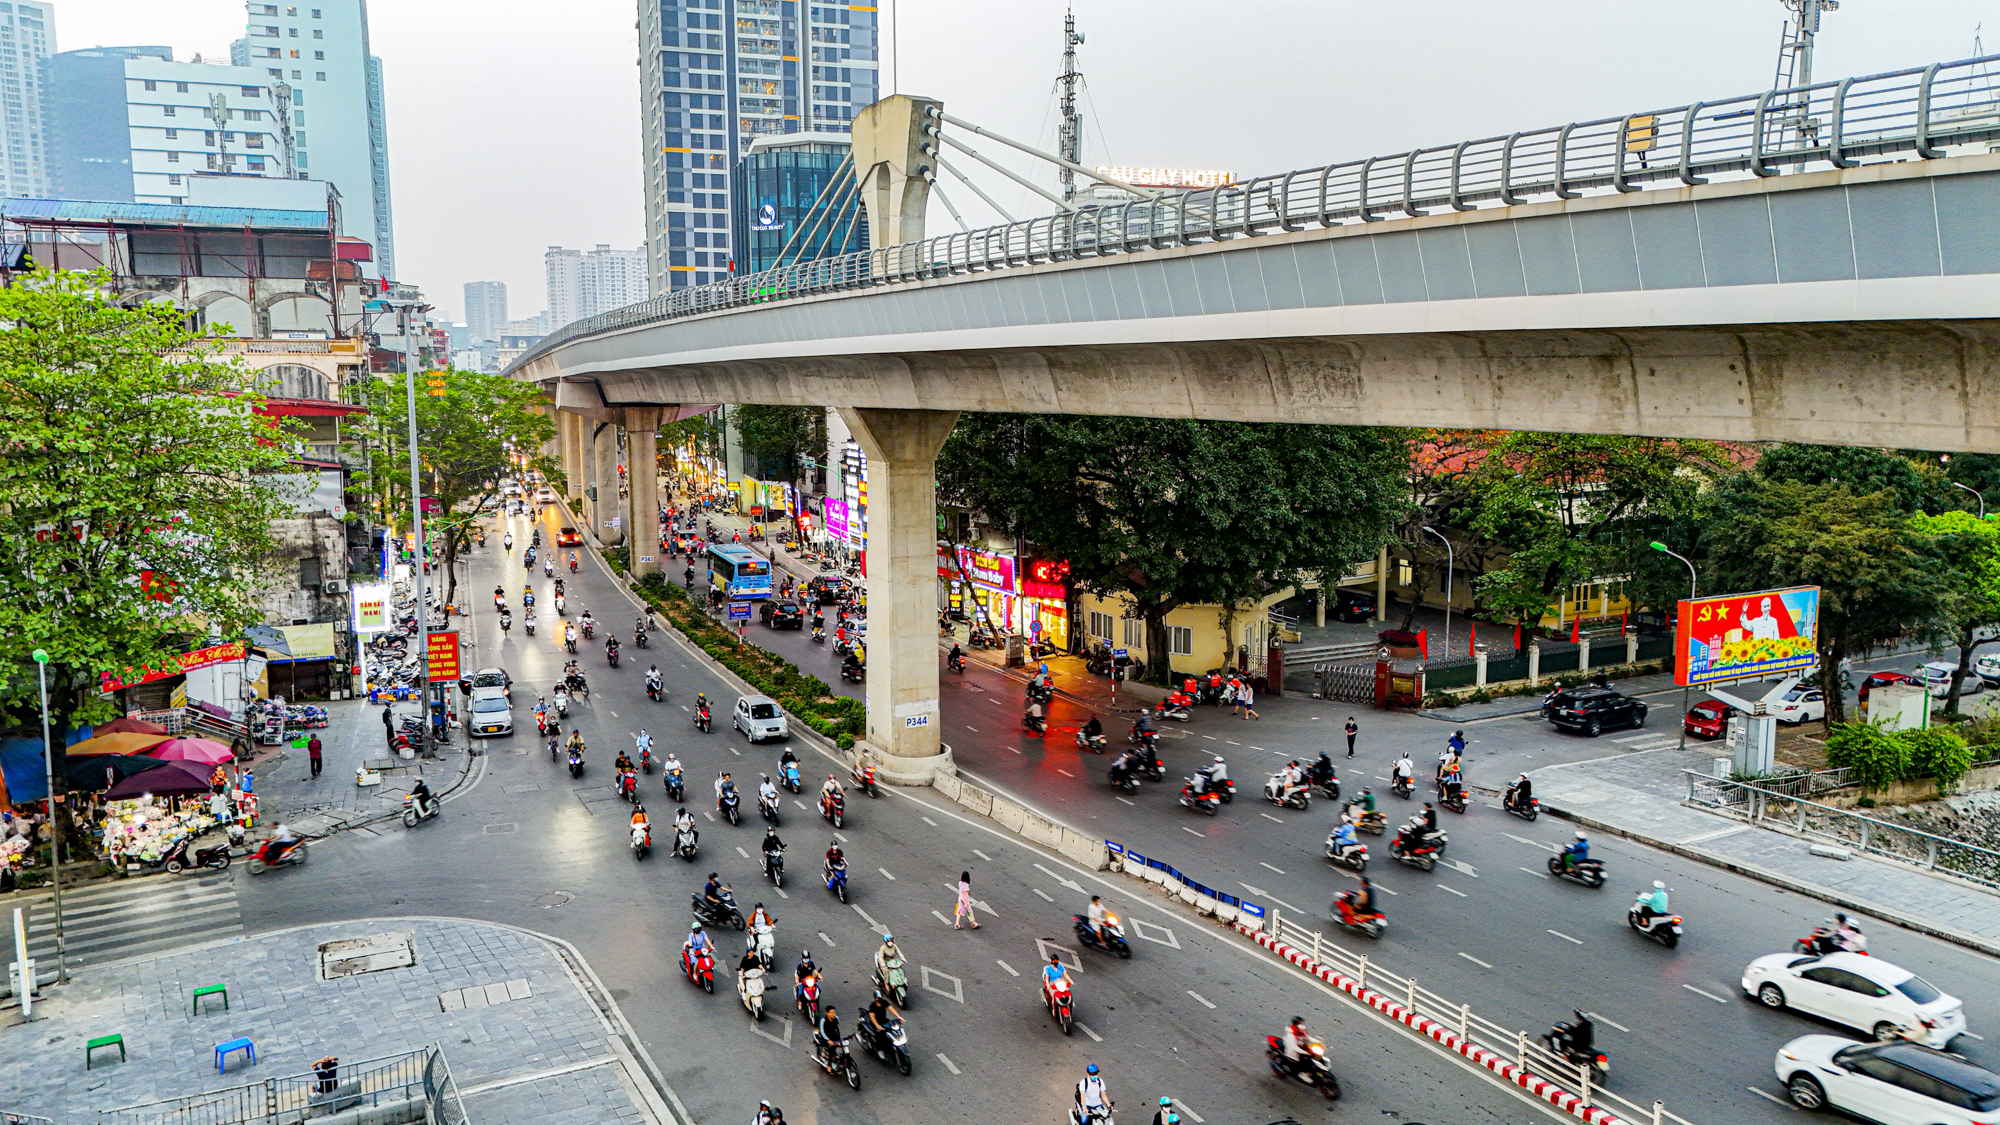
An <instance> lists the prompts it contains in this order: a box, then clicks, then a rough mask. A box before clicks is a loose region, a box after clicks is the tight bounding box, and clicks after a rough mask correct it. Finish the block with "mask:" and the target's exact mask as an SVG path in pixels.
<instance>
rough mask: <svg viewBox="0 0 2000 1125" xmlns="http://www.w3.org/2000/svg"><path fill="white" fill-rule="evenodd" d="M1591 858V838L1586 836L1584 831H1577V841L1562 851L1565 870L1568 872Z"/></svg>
mask: <svg viewBox="0 0 2000 1125" xmlns="http://www.w3.org/2000/svg"><path fill="white" fill-rule="evenodd" d="M1589 858H1590V837H1588V836H1586V835H1584V834H1583V830H1582V829H1580V828H1579V829H1577V833H1576V839H1575V840H1574V841H1572V842H1571V843H1570V845H1569V846H1568V847H1566V848H1564V849H1563V850H1562V866H1563V870H1564V871H1568V870H1570V869H1572V868H1574V867H1576V866H1577V865H1578V864H1581V863H1582V862H1583V861H1584V860H1587V859H1589Z"/></svg>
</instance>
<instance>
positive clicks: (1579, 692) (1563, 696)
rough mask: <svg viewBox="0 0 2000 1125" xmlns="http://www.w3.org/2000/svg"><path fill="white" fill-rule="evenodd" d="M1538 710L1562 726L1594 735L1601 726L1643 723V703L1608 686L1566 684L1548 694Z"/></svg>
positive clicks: (1644, 708) (1602, 727)
mask: <svg viewBox="0 0 2000 1125" xmlns="http://www.w3.org/2000/svg"><path fill="white" fill-rule="evenodd" d="M1542 714H1544V715H1546V716H1548V720H1549V721H1550V722H1552V723H1554V724H1555V725H1557V726H1559V727H1562V728H1564V729H1565V730H1580V731H1582V732H1583V733H1585V734H1587V735H1589V736H1590V737H1592V738H1596V737H1597V736H1598V734H1600V733H1601V732H1602V731H1603V730H1604V728H1605V727H1628V726H1629V727H1643V726H1645V725H1646V705H1645V704H1644V703H1641V702H1639V701H1638V700H1636V699H1633V698H1631V697H1629V696H1624V695H1620V694H1618V693H1617V692H1615V691H1612V690H1611V689H1610V688H1608V687H1575V688H1567V689H1565V690H1563V691H1559V692H1556V693H1555V694H1554V695H1552V696H1550V697H1549V699H1548V702H1546V703H1544V704H1543V705H1542Z"/></svg>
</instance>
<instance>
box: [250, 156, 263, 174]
mask: <svg viewBox="0 0 2000 1125" xmlns="http://www.w3.org/2000/svg"><path fill="white" fill-rule="evenodd" d="M250 170H251V171H252V172H262V171H263V170H264V158H263V157H261V156H253V157H251V158H250Z"/></svg>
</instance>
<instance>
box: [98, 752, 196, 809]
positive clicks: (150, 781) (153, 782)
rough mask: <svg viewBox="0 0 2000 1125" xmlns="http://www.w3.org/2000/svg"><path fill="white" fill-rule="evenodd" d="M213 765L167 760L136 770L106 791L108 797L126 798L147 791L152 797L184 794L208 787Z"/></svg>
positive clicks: (108, 798) (109, 798)
mask: <svg viewBox="0 0 2000 1125" xmlns="http://www.w3.org/2000/svg"><path fill="white" fill-rule="evenodd" d="M214 771H215V767H213V766H207V765H203V764H202V763H200V762H185V761H182V762H167V763H166V764H164V765H162V766H160V767H159V768H158V769H150V770H147V771H145V772H144V773H135V774H133V775H132V776H131V777H128V778H126V779H125V780H123V781H121V782H119V783H118V784H116V785H114V786H112V787H111V788H110V789H108V790H106V791H105V794H104V799H105V800H107V801H129V800H132V799H133V798H135V797H144V796H146V795H147V794H148V793H150V794H152V795H153V796H155V797H185V796H188V795H190V794H194V793H206V792H208V791H209V785H208V778H209V775H210V774H212V773H213V772H214Z"/></svg>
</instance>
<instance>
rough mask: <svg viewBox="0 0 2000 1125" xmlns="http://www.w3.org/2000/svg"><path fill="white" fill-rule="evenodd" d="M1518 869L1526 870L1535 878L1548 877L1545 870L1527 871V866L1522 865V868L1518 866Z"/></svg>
mask: <svg viewBox="0 0 2000 1125" xmlns="http://www.w3.org/2000/svg"><path fill="white" fill-rule="evenodd" d="M1519 870H1522V871H1527V872H1528V874H1530V875H1533V876H1534V877H1535V878H1537V879H1546V878H1548V877H1549V876H1548V873H1547V872H1543V871H1528V869H1527V868H1525V867H1523V868H1520V869H1519Z"/></svg>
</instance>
